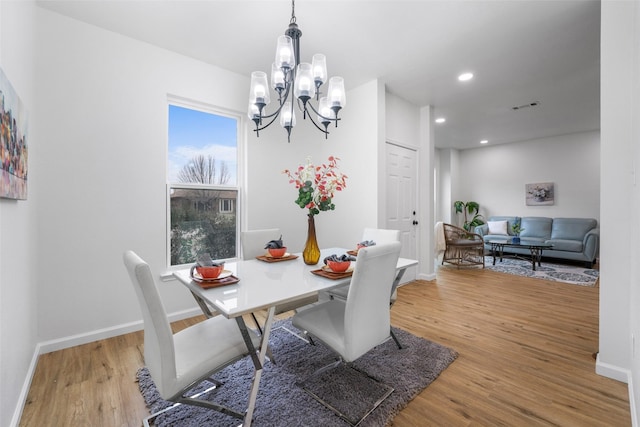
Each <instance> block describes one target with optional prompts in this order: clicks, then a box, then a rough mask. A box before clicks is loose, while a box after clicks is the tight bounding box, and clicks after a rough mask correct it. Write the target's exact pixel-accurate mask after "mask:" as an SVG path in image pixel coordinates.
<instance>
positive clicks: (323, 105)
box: [248, 0, 347, 142]
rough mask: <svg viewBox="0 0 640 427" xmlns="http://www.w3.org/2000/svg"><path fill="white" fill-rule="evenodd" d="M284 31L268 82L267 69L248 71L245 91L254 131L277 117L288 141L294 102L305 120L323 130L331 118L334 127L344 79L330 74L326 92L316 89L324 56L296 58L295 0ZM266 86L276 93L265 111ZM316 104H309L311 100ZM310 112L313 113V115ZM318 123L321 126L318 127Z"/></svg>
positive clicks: (323, 74) (343, 102) (324, 72)
mask: <svg viewBox="0 0 640 427" xmlns="http://www.w3.org/2000/svg"><path fill="white" fill-rule="evenodd" d="M284 34H285V35H283V36H280V37H278V43H277V46H276V58H275V62H274V63H273V64H272V65H271V82H270V83H271V84H270V85H269V83H268V82H267V73H265V72H262V71H254V72H253V73H251V88H250V91H249V112H248V115H249V118H250V119H251V120H252V121H253V122H254V123H255V124H256V128H255V129H254V132H255V133H256V136H258V137H259V136H260V131H261V130H263V129H266V128H267V127H269V126H270V125H271V124H272V123H273V122H275V120H276V119H277V118H278V117H279V118H280V125H281V126H282V127H283V128H285V129H286V131H287V141H289V142H291V129H293V127H294V126H295V125H296V114H295V109H294V104H298V108H299V110H300V111H301V112H302V118H303V119H305V120H306V119H307V117H308V118H309V120H310V121H311V122H312V123H313V124H314V126H315V127H316V128H317V129H318V130H319V131H321V132H323V133H324V134H325V139H326V138H327V135H328V134H329V131H328V127H329V124H330V123H331V122H334V123H335V125H336V127H338V121H339V120H341V119H340V118H338V112H339V111H340V110H341V109H342V107H344V106H345V105H346V102H347V99H346V95H345V91H344V79H343V78H342V77H331V79H329V87H328V89H327V95H326V96H321V95H323V94H322V93H321V92H320V87H321V86H322V85H323V84H324V83H325V82H326V81H327V60H326V58H325V56H324V55H322V54H320V53H317V54H315V55H313V58H312V60H311V64H309V63H308V62H302V63H301V62H300V37H301V36H302V31H300V29H299V28H298V25H297V24H296V15H295V0H292V1H291V21H289V28H287V30H286V31H285V33H284ZM269 86H270V87H271V88H272V89H273V90H274V91H275V92H276V93H277V94H278V100H277V108H276V110H275V111H274V112H272V113H267V111H266V106H267V105H268V104H269V103H270V102H271V96H270V91H269ZM314 98H315V102H317V107H314V106H313V102H312V101H313V100H314ZM314 116H315V117H316V118H315V119H314ZM321 126H322V127H321Z"/></svg>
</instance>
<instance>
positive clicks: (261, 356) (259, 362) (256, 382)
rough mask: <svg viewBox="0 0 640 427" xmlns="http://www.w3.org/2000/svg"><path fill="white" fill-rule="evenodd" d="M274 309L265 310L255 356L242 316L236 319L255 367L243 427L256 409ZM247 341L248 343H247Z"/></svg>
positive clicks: (248, 423) (249, 420)
mask: <svg viewBox="0 0 640 427" xmlns="http://www.w3.org/2000/svg"><path fill="white" fill-rule="evenodd" d="M275 311H276V308H275V306H273V307H270V308H269V310H267V320H266V321H265V322H264V329H263V332H262V337H261V340H260V352H259V353H258V354H257V355H256V351H255V348H254V347H253V343H252V342H251V339H250V337H249V334H248V331H247V327H246V325H245V324H244V320H243V319H242V316H238V317H236V321H237V322H238V326H240V330H241V331H242V332H243V333H242V336H243V337H244V338H245V342H246V343H247V348H248V349H249V351H250V353H251V357H252V359H253V364H254V367H255V373H254V374H253V382H252V383H251V390H250V391H249V403H248V404H247V413H246V414H245V416H244V422H243V424H242V425H243V427H250V426H251V421H252V418H253V411H254V410H255V407H256V398H257V397H258V388H259V386H260V378H262V367H263V366H264V361H265V359H266V356H267V348H268V346H269V335H270V334H271V325H272V323H273V318H274V315H275ZM247 340H248V341H247Z"/></svg>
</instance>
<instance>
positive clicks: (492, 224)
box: [487, 221, 508, 235]
mask: <svg viewBox="0 0 640 427" xmlns="http://www.w3.org/2000/svg"><path fill="white" fill-rule="evenodd" d="M487 225H488V226H489V234H501V235H504V234H508V232H507V221H487Z"/></svg>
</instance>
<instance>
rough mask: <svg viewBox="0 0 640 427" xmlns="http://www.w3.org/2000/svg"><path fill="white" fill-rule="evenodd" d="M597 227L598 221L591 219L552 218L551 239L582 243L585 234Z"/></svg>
mask: <svg viewBox="0 0 640 427" xmlns="http://www.w3.org/2000/svg"><path fill="white" fill-rule="evenodd" d="M597 226H598V221H596V220H595V219H593V218H554V219H553V228H552V230H551V238H552V239H563V240H579V241H580V242H581V243H582V240H583V239H584V236H585V234H587V233H588V232H589V230H592V229H594V228H596V227H597ZM580 250H582V249H580Z"/></svg>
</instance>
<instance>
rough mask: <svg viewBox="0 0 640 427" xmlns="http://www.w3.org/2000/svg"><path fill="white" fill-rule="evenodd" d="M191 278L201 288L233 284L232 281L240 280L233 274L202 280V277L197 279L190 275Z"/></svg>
mask: <svg viewBox="0 0 640 427" xmlns="http://www.w3.org/2000/svg"><path fill="white" fill-rule="evenodd" d="M192 279H193V281H194V282H196V283H197V284H198V285H199V286H200V287H201V288H202V289H209V288H217V287H218V286H227V285H233V284H234V283H238V282H239V281H240V279H238V278H237V277H236V276H234V275H231V276H227V277H223V278H222V279H213V280H202V279H198V278H195V277H192Z"/></svg>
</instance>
